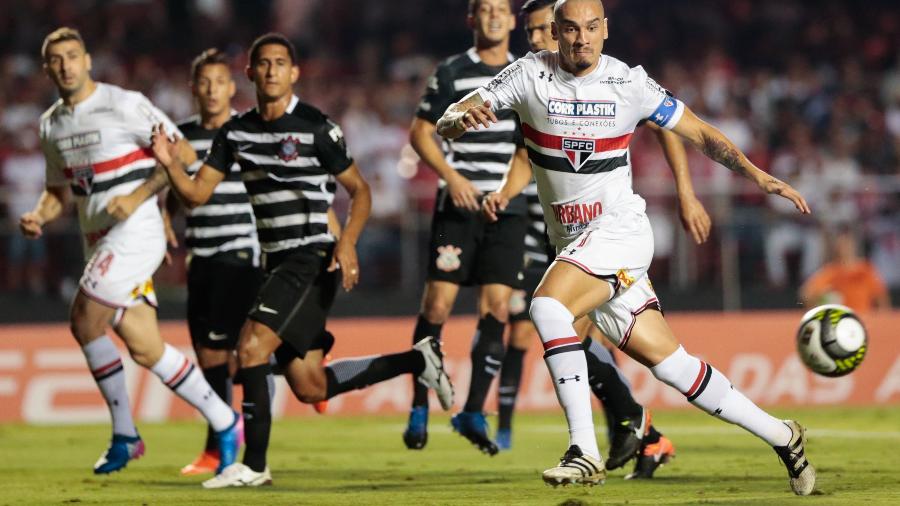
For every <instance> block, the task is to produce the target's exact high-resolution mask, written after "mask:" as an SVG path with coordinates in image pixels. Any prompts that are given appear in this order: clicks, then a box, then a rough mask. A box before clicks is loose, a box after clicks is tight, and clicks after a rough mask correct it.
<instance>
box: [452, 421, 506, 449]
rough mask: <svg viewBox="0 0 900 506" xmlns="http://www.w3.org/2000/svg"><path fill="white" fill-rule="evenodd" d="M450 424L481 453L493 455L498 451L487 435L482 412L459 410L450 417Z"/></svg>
mask: <svg viewBox="0 0 900 506" xmlns="http://www.w3.org/2000/svg"><path fill="white" fill-rule="evenodd" d="M450 425H452V426H453V430H455V431H456V432H458V433H459V434H460V435H461V436H462V437H464V438H466V439H468V440H469V441H471V442H472V444H474V445H475V446H477V447H478V449H479V450H481V451H482V452H483V453H487V454H488V455H490V456H491V457H493V456H494V455H496V454H497V452H499V451H500V450H499V449H498V448H497V444H496V443H494V442H493V441H491V438H490V437H488V435H487V431H488V424H487V420H486V419H485V418H484V413H482V412H480V411H460V412H459V413H457V414H455V415H453V418H451V419H450Z"/></svg>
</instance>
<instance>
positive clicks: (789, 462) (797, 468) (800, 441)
mask: <svg viewBox="0 0 900 506" xmlns="http://www.w3.org/2000/svg"><path fill="white" fill-rule="evenodd" d="M784 424H785V425H787V426H788V427H789V428H790V429H791V440H790V441H789V442H788V444H787V446H773V447H772V448H774V449H775V453H777V454H778V457H779V458H780V459H781V461H782V462H784V466H785V467H786V468H787V471H788V476H790V478H791V490H793V491H794V493H795V494H797V495H809V494H811V493H812V491H813V490H814V489H815V488H816V469H815V468H814V467H813V466H812V464H810V463H809V461H808V460H806V455H805V454H804V446H805V444H806V429H805V428H803V427H802V426H801V425H800V424H799V423H797V422H795V421H793V420H784Z"/></svg>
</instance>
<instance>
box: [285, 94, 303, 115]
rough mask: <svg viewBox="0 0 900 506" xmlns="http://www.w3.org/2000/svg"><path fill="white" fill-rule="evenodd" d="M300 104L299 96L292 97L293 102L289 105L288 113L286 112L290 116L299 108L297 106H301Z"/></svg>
mask: <svg viewBox="0 0 900 506" xmlns="http://www.w3.org/2000/svg"><path fill="white" fill-rule="evenodd" d="M299 103H300V99H299V98H298V97H297V95H291V102H290V103H289V104H288V106H287V111H285V112H286V113H288V114H291V113H293V112H294V108H295V107H297V104H299Z"/></svg>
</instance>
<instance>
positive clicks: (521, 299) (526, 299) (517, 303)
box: [509, 261, 550, 322]
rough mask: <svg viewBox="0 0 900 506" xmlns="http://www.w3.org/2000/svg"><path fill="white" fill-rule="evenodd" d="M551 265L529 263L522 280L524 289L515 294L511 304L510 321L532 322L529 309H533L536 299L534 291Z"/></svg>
mask: <svg viewBox="0 0 900 506" xmlns="http://www.w3.org/2000/svg"><path fill="white" fill-rule="evenodd" d="M549 266H550V265H549V264H546V263H544V262H527V261H526V265H525V270H524V271H523V273H524V276H523V278H522V289H521V290H516V291H515V292H513V295H512V297H511V298H510V302H509V321H510V322H518V321H526V320H530V319H531V316H529V314H528V308H529V307H531V299H532V298H533V297H534V291H535V290H537V287H538V285H539V284H540V283H541V280H542V279H544V273H545V272H547V267H549Z"/></svg>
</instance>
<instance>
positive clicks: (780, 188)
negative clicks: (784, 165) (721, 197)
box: [672, 106, 810, 214]
mask: <svg viewBox="0 0 900 506" xmlns="http://www.w3.org/2000/svg"><path fill="white" fill-rule="evenodd" d="M672 131H673V132H675V133H676V134H678V135H680V136H682V137H684V138H685V139H687V140H688V141H690V142H691V144H693V145H694V146H695V147H696V148H697V149H699V150H700V151H701V152H703V154H705V155H706V156H708V157H709V158H710V159H712V160H715V161H717V162H719V163H721V164H722V165H724V166H725V167H727V168H728V169H729V170H732V171H734V172H737V173H738V174H740V175H742V176H744V177H746V178H747V179H749V180H751V181H753V182H754V183H756V185H757V186H759V188H760V189H761V190H762V191H764V192H766V193H770V194H774V195H779V196H781V197H784V198H786V199H788V200H790V201H791V202H793V203H794V206H795V207H796V208H797V210H798V211H800V212H801V213H802V214H809V213H810V209H809V204H807V203H806V199H804V198H803V196H802V195H800V193H799V192H798V191H797V190H795V189H794V188H793V187H792V186H791V185H789V184H787V183H785V182H784V181H781V180H780V179H778V178H776V177H775V176H773V175H771V174H767V173H766V172H764V171H762V170H761V169H760V168H759V167H757V166H756V165H753V163H752V162H751V161H750V160H749V159H748V158H747V156H746V155H744V153H742V152H741V150H740V149H738V147H737V146H735V145H734V143H733V142H731V140H730V139H729V138H728V137H725V135H724V134H723V133H722V132H720V131H719V129H717V128H716V127H714V126H712V125H710V124H709V123H707V122H705V121H703V120H702V119H700V118H698V117H697V116H696V115H695V114H694V113H693V111H691V110H690V109H689V108H688V107H687V106H685V108H684V114H683V116H682V117H681V120H680V121H679V122H678V124H677V125H675V128H673V129H672Z"/></svg>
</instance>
